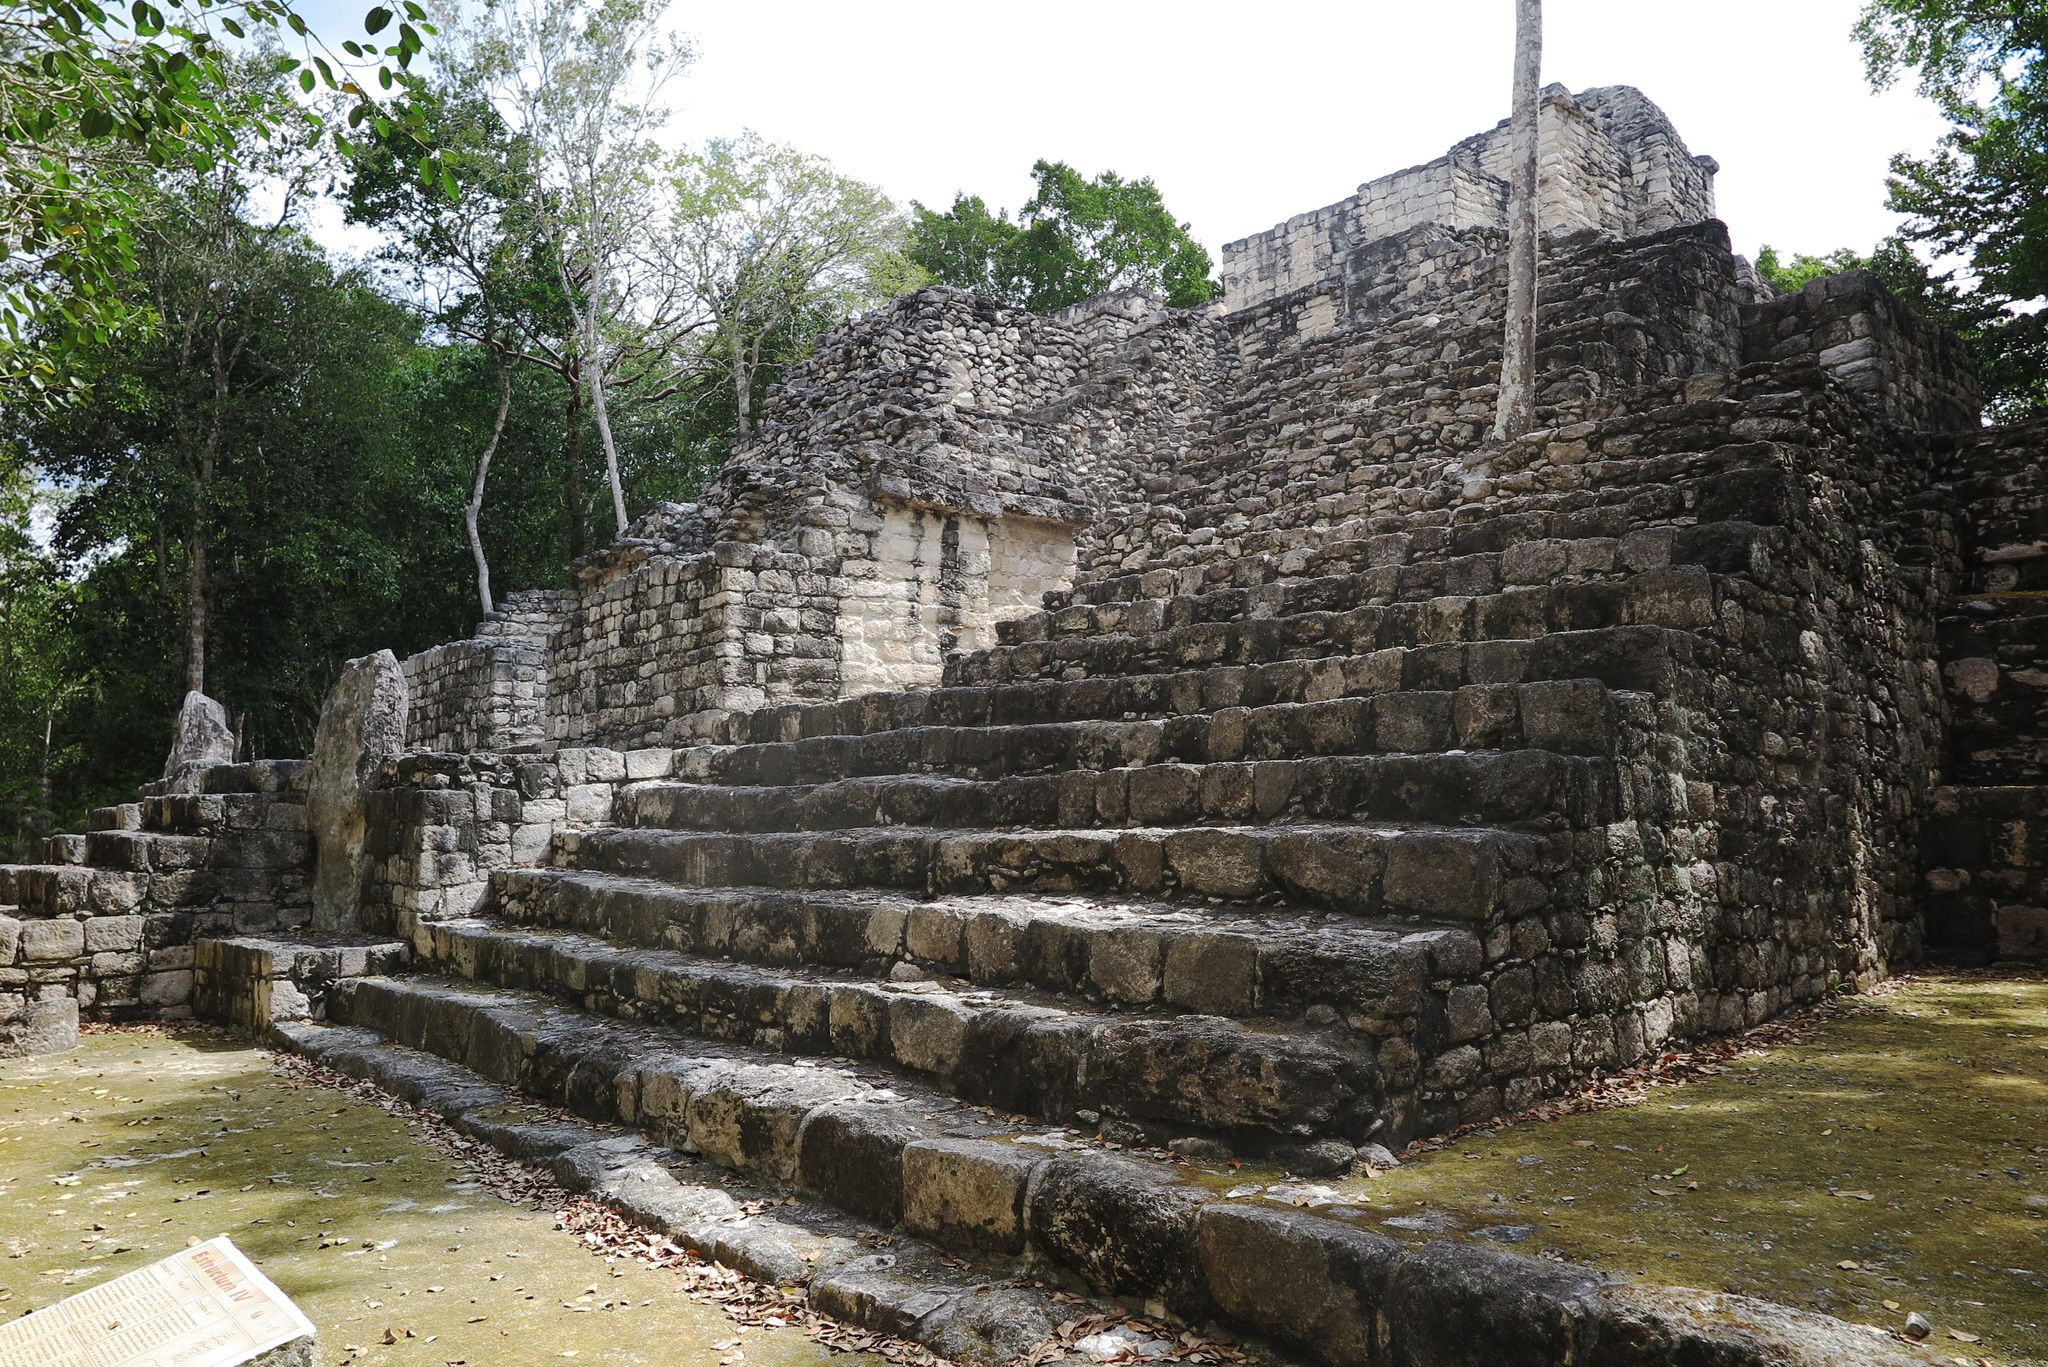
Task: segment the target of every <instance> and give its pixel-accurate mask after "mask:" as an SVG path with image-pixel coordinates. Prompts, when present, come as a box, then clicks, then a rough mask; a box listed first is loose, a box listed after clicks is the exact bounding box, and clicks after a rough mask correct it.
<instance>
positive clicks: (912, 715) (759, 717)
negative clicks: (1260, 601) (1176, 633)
mask: <svg viewBox="0 0 2048 1367" xmlns="http://www.w3.org/2000/svg"><path fill="white" fill-rule="evenodd" d="M1692 652H1693V637H1692V635H1691V633H1689V632H1682V631H1675V630H1672V629H1669V628H1664V627H1616V628H1611V629H1607V630H1603V631H1586V632H1565V633H1558V634H1554V635H1551V636H1547V637H1544V638H1541V639H1539V640H1535V641H1526V640H1515V641H1481V642H1466V641H1454V642H1446V643H1443V644H1438V645H1427V646H1396V647H1389V648H1388V649H1385V650H1374V651H1370V652H1367V653H1364V654H1359V655H1331V656H1326V657H1323V658H1319V659H1305V660H1275V661H1266V662H1259V663H1252V664H1227V665H1212V666H1202V667H1196V668H1189V669H1183V670H1165V671H1160V672H1155V673H1144V674H1131V675H1120V676H1116V677H1111V678H1099V679H1091V678H1083V679H1043V680H1028V681H1024V682H1013V683H1003V684H993V685H988V686H979V685H976V686H964V685H963V686H954V687H945V688H934V689H921V690H917V691H914V692H897V693H887V692H885V693H867V694H863V695H861V696H860V697H857V698H848V699H845V700H844V701H841V702H835V703H809V704H788V705H784V706H780V707H772V708H763V709H762V710H760V711H758V712H751V713H740V714H737V715H735V716H734V717H733V718H732V719H731V721H730V722H729V723H728V724H727V730H726V735H725V739H726V740H727V741H729V742H730V743H735V744H758V743H766V742H774V741H792V740H800V739H804V738H806V737H817V736H859V735H872V734H874V733H876V732H881V731H893V730H900V729H904V728H909V727H920V726H1019V725H1026V726H1028V725H1042V724H1046V723H1051V722H1063V721H1084V720H1105V721H1132V720H1147V719H1154V718H1162V717H1173V716H1181V715H1186V714H1193V713H1201V712H1218V711H1222V710H1224V709H1226V708H1233V707H1254V708H1256V707H1268V706H1274V705H1279V704H1290V703H1315V702H1328V701H1331V700H1333V699H1338V698H1364V697H1373V696H1377V695H1380V694H1384V693H1398V692H1406V691H1428V692H1445V691H1455V690H1459V689H1461V688H1464V687H1468V686H1472V687H1487V688H1491V687H1499V686H1503V685H1512V684H1525V683H1537V682H1568V681H1576V680H1591V681H1593V682H1597V683H1601V684H1604V685H1606V686H1607V687H1609V688H1613V689H1623V690H1628V691H1632V692H1646V693H1655V694H1663V693H1665V692H1668V691H1669V689H1670V687H1671V684H1672V681H1673V679H1674V676H1675V674H1676V671H1677V670H1678V669H1680V668H1681V667H1683V666H1685V665H1687V664H1689V663H1690V662H1691V659H1692Z"/></svg>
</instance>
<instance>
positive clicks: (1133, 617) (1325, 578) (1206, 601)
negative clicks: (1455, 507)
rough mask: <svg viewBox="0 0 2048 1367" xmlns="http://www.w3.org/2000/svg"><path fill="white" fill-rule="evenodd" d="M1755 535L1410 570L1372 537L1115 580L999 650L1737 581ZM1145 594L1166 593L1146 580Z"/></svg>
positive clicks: (1586, 545) (1583, 546) (1659, 535)
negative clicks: (1084, 634) (1224, 577)
mask: <svg viewBox="0 0 2048 1367" xmlns="http://www.w3.org/2000/svg"><path fill="white" fill-rule="evenodd" d="M1764 537H1765V529H1763V528H1759V527H1752V526H1748V525H1746V524H1733V525H1730V524H1725V523H1724V524H1715V525H1713V526H1711V527H1687V528H1662V529H1659V531H1658V532H1656V533H1648V532H1646V533H1641V534H1637V535H1635V536H1632V537H1628V538H1621V539H1617V538H1611V537H1601V538H1596V539H1590V540H1584V541H1566V540H1547V539H1546V540H1530V541H1524V542H1520V543H1517V544H1515V545H1514V546H1512V547H1511V548H1510V549H1508V550H1504V551H1480V552H1476V553H1472V554H1467V555H1457V556H1449V557H1430V558H1427V559H1419V560H1418V559H1396V558H1395V555H1396V554H1398V552H1397V551H1395V550H1394V548H1395V547H1397V546H1399V544H1400V543H1399V540H1398V538H1394V537H1386V538H1375V540H1374V541H1373V542H1371V543H1358V542H1352V543H1341V542H1340V543H1333V544H1332V545H1331V546H1330V547H1328V548H1327V550H1325V549H1324V548H1320V547H1319V548H1318V549H1317V550H1316V551H1314V552H1310V553H1308V554H1306V555H1304V556H1301V557H1297V559H1296V560H1295V561H1293V562H1289V561H1288V560H1287V559H1286V558H1285V557H1268V556H1260V557H1256V558H1251V559H1240V560H1239V561H1238V562H1237V563H1238V564H1240V565H1250V566H1254V567H1257V568H1256V569H1255V570H1254V572H1253V574H1246V573H1243V572H1237V571H1234V572H1233V573H1232V575H1231V581H1232V582H1230V583H1229V584H1227V585H1217V584H1214V583H1213V582H1209V583H1204V584H1201V585H1199V586H1197V585H1192V584H1187V583H1185V582H1182V583H1176V584H1174V585H1173V586H1172V587H1173V589H1174V590H1176V591H1175V592H1173V593H1171V594H1156V593H1143V592H1139V591H1137V590H1138V589H1140V588H1141V587H1142V586H1143V582H1144V578H1145V577H1144V576H1142V575H1140V576H1125V577H1124V578H1123V579H1122V581H1121V584H1120V587H1124V588H1127V589H1128V591H1111V592H1108V593H1104V592H1102V591H1101V590H1100V587H1099V586H1098V585H1097V584H1088V585H1086V586H1085V588H1084V589H1083V590H1082V591H1081V592H1080V593H1076V594H1074V595H1072V598H1073V601H1072V602H1071V603H1068V604H1066V605H1064V606H1060V607H1058V608H1055V607H1053V606H1052V605H1050V604H1048V606H1047V609H1046V611H1045V612H1044V613H1043V614H1033V615H1029V616H1026V617H1023V618H1017V619H1014V620H1012V621H1008V622H1003V623H1001V624H999V625H998V627H997V640H998V641H1001V642H1004V643H1012V642H1016V641H1022V640H1029V639H1035V638H1041V637H1043V636H1046V635H1051V636H1058V635H1061V634H1063V633H1066V632H1071V631H1088V630H1103V631H1124V632H1132V631H1137V630H1141V629H1142V630H1156V629H1158V628H1159V627H1162V626H1164V627H1175V626H1185V625H1188V624H1190V623H1194V622H1227V621H1234V620H1237V619H1238V618H1242V617H1287V616H1292V615H1295V614H1297V613H1303V612H1340V611H1344V610H1346V609H1349V608H1355V607H1362V606H1367V605H1372V604H1389V603H1398V602H1421V601H1424V600H1427V599H1432V598H1441V597H1445V596H1472V597H1483V596H1487V595H1493V594H1500V593H1511V592H1527V591H1549V590H1555V589H1559V588H1563V587H1566V586H1577V585H1593V584H1599V583H1603V582H1608V581H1615V582H1625V581H1627V580H1629V579H1630V578H1631V577H1632V576H1634V575H1637V574H1641V573H1644V572H1648V571H1657V570H1666V569H1669V568H1671V567H1673V566H1693V567H1697V568H1700V569H1707V570H1713V571H1717V572H1721V573H1745V572H1748V571H1750V570H1752V569H1755V568H1758V567H1759V565H1760V562H1761V560H1762V557H1763V555H1764V551H1763V546H1764ZM1403 549H1405V548H1403ZM1304 561H1305V562H1306V563H1305V564H1304V563H1302V562H1304ZM1290 563H1293V564H1300V566H1301V568H1300V569H1299V570H1295V571H1292V572H1290V571H1289V570H1287V569H1285V568H1283V566H1285V565H1288V564H1290ZM1211 572H1213V568H1212V570H1211ZM1254 574H1257V575H1258V576H1259V577H1257V578H1254V577H1253V576H1254ZM1205 577H1206V575H1205ZM1151 586H1152V587H1154V588H1163V587H1166V585H1163V584H1161V583H1160V582H1159V581H1158V580H1156V579H1155V580H1153V581H1152V584H1151Z"/></svg>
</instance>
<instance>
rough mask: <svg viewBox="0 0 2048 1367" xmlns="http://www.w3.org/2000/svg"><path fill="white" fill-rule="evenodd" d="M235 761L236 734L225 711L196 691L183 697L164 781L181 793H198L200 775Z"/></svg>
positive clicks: (166, 761)
mask: <svg viewBox="0 0 2048 1367" xmlns="http://www.w3.org/2000/svg"><path fill="white" fill-rule="evenodd" d="M234 758H235V731H234V728H233V727H231V726H229V725H228V710H227V709H226V708H225V707H222V706H221V705H220V704H219V703H217V702H215V701H214V700H213V699H212V698H209V697H207V696H206V695H205V694H204V693H201V692H199V691H197V690H196V689H195V690H194V691H192V692H190V693H187V694H186V695H185V701H184V704H183V705H182V706H180V707H179V708H178V720H177V722H176V723H175V725H174V726H173V728H172V731H171V753H170V755H169V757H168V758H166V759H165V760H164V778H165V779H166V780H167V781H169V782H171V783H173V784H176V785H177V786H178V787H179V788H180V789H181V790H185V789H188V788H189V789H191V790H192V791H197V784H196V781H195V780H196V779H197V777H198V775H199V774H201V773H203V772H205V771H206V770H208V769H211V768H212V767H213V766H214V765H216V764H230V763H233V762H234Z"/></svg>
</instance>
